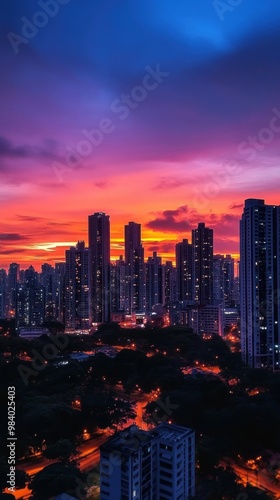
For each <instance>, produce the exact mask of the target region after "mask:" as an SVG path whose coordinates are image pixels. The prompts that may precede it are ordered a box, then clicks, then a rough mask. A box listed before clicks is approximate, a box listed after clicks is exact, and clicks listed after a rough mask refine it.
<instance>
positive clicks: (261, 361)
mask: <svg viewBox="0 0 280 500" xmlns="http://www.w3.org/2000/svg"><path fill="white" fill-rule="evenodd" d="M279 285H280V206H273V205H265V203H264V200H259V199H247V200H245V207H244V211H243V215H242V220H241V223H240V315H241V352H242V357H243V360H244V362H245V363H247V364H248V365H250V366H251V367H253V368H261V367H268V368H272V369H274V370H278V369H279V362H280V353H279V351H280V347H279V346H280V286H279Z"/></svg>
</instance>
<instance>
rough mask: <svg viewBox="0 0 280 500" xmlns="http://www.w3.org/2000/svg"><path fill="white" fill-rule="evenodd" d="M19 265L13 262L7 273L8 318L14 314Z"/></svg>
mask: <svg viewBox="0 0 280 500" xmlns="http://www.w3.org/2000/svg"><path fill="white" fill-rule="evenodd" d="M19 269H20V265H19V264H16V263H15V262H13V263H12V264H10V267H9V272H8V288H7V295H8V297H7V300H8V316H9V317H14V316H15V314H16V295H17V282H18V278H19Z"/></svg>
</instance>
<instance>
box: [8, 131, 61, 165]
mask: <svg viewBox="0 0 280 500" xmlns="http://www.w3.org/2000/svg"><path fill="white" fill-rule="evenodd" d="M50 144H51V141H45V145H44V146H37V145H36V146H30V145H29V144H24V145H21V146H16V145H14V144H13V143H12V142H11V141H9V140H8V139H6V137H3V136H0V157H1V156H2V157H6V158H22V159H25V158H37V159H46V160H54V159H56V160H59V159H60V157H58V155H57V154H54V153H53V151H54V150H53V148H52V147H51V145H50Z"/></svg>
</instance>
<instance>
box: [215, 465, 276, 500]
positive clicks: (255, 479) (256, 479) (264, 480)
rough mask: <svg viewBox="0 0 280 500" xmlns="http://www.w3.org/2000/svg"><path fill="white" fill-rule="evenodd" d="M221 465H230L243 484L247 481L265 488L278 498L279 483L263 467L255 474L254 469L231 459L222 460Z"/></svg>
mask: <svg viewBox="0 0 280 500" xmlns="http://www.w3.org/2000/svg"><path fill="white" fill-rule="evenodd" d="M221 465H222V466H223V467H231V468H232V469H233V470H234V471H235V473H236V474H237V475H238V476H239V477H240V478H241V479H242V482H243V483H244V484H247V483H249V484H251V485H252V486H255V487H257V488H260V489H262V490H265V491H266V492H268V493H270V494H272V495H274V497H273V498H276V499H277V500H280V484H274V483H273V482H272V478H271V477H270V476H269V474H268V473H267V472H266V470H265V469H262V470H259V471H258V474H256V471H255V470H251V469H248V468H247V467H244V466H242V465H241V464H238V463H236V462H234V461H233V460H231V459H225V460H222V461H221Z"/></svg>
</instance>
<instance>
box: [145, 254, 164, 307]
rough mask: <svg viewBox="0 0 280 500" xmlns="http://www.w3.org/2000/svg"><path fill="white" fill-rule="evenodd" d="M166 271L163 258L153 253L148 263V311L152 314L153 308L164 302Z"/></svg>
mask: <svg viewBox="0 0 280 500" xmlns="http://www.w3.org/2000/svg"><path fill="white" fill-rule="evenodd" d="M163 273H164V269H163V265H162V263H161V257H159V256H158V255H157V252H153V256H152V257H148V260H147V262H146V311H147V313H151V312H152V311H153V306H155V305H157V304H163V302H164V274H163Z"/></svg>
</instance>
